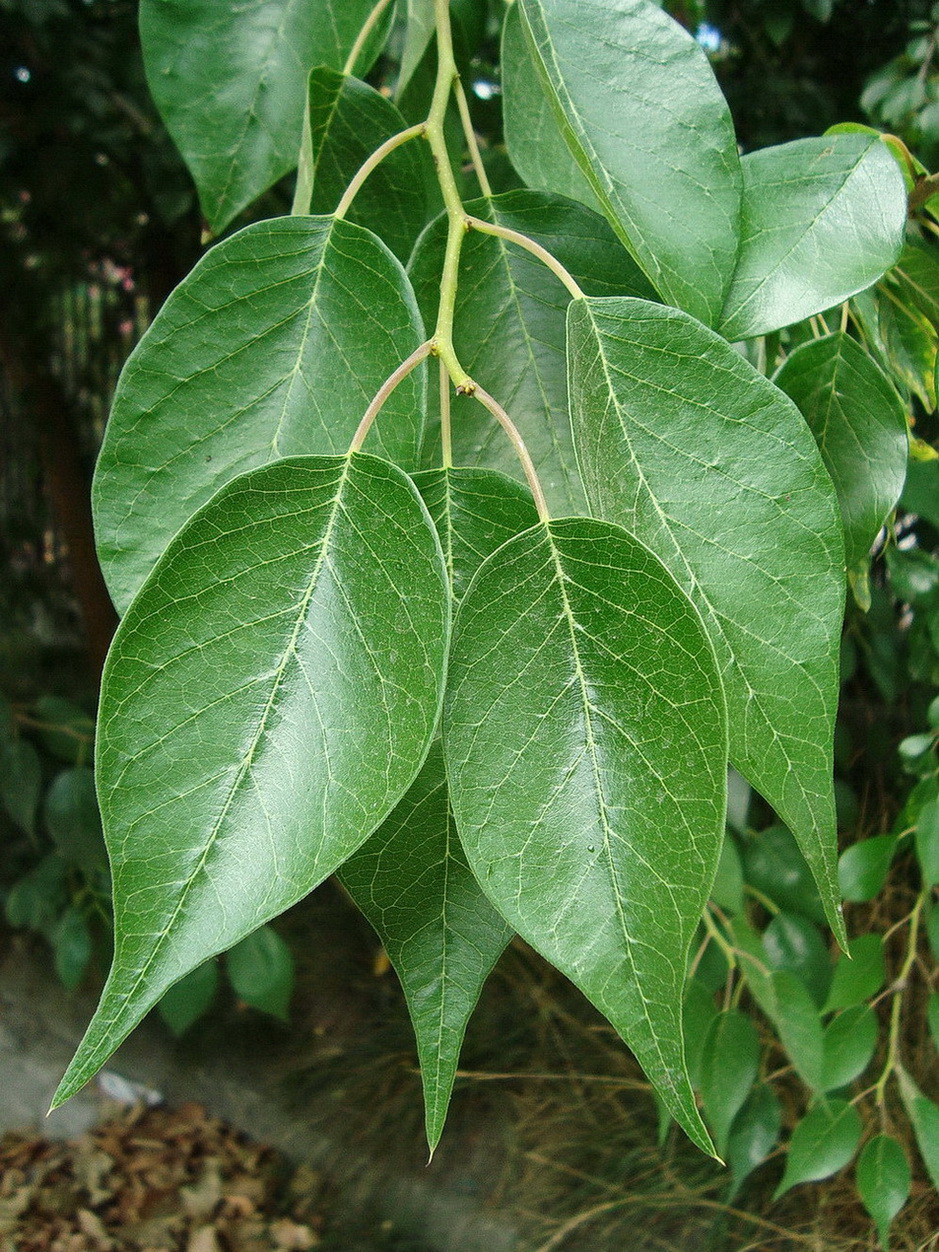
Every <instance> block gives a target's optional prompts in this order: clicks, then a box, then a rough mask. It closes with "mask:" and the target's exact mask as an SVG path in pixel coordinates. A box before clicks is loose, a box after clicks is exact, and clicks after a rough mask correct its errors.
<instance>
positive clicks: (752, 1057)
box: [699, 1009, 760, 1156]
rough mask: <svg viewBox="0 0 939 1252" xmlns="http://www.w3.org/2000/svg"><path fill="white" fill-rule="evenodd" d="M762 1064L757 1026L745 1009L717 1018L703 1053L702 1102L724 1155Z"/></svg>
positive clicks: (716, 1142)
mask: <svg viewBox="0 0 939 1252" xmlns="http://www.w3.org/2000/svg"><path fill="white" fill-rule="evenodd" d="M759 1067H760V1041H759V1039H758V1038H757V1033H756V1027H755V1026H754V1025H753V1022H752V1021H751V1019H750V1018H749V1017H747V1016H746V1014H744V1013H738V1012H737V1011H736V1010H734V1009H730V1010H728V1011H727V1012H725V1013H721V1014H720V1015H719V1016H718V1017H716V1018H715V1019H714V1022H713V1023H712V1025H711V1029H710V1031H709V1033H708V1037H707V1040H706V1041H705V1044H704V1052H703V1055H702V1057H701V1078H700V1084H699V1085H700V1089H701V1103H702V1104H703V1105H704V1112H705V1115H706V1116H707V1120H708V1123H709V1125H710V1127H711V1130H712V1131H713V1132H714V1146H715V1148H717V1151H718V1154H719V1155H720V1156H723V1155H724V1151H725V1149H726V1147H727V1136H728V1134H729V1132H730V1127H731V1123H732V1122H733V1120H734V1118H735V1117H736V1115H737V1113H738V1112H739V1110H740V1108H741V1106H742V1105H743V1103H744V1101H745V1100H746V1098H747V1095H748V1094H749V1091H750V1088H751V1087H752V1086H753V1081H754V1079H755V1078H756V1075H757V1072H758V1070H759Z"/></svg>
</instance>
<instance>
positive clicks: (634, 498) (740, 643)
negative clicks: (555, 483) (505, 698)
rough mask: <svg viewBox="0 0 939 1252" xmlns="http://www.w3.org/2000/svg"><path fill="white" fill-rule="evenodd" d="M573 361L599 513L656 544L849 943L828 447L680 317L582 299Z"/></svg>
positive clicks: (787, 405) (578, 428) (756, 763)
mask: <svg viewBox="0 0 939 1252" xmlns="http://www.w3.org/2000/svg"><path fill="white" fill-rule="evenodd" d="M568 351H569V359H570V388H571V422H572V426H573V433H574V445H575V447H576V449H577V458H578V463H579V464H580V468H581V474H582V478H583V483H584V489H585V491H586V493H587V499H588V501H589V503H590V505H591V509H592V510H593V511H594V513H595V514H596V515H597V516H601V517H605V518H608V519H609V520H610V521H614V522H618V523H619V524H620V525H621V526H623V527H625V529H626V530H628V531H630V533H632V534H635V535H639V536H641V537H642V539H643V541H644V542H645V543H647V544H648V545H649V546H650V547H651V548H652V550H653V551H654V552H655V553H656V555H657V556H658V557H659V558H660V559H661V560H663V561H664V562H665V564H666V565H667V566H668V568H669V569H670V571H671V573H672V574H673V575H674V577H675V578H676V579H677V580H678V582H679V584H680V586H681V587H682V588H683V589H684V590H685V591H687V593H688V594H689V595H690V596H691V598H692V600H693V601H694V603H695V604H696V606H697V607H698V609H699V610H700V612H701V614H702V617H703V618H704V622H705V625H706V627H707V629H708V632H709V634H710V636H711V640H712V642H713V643H714V646H715V649H716V651H717V655H718V659H719V661H720V664H721V669H722V674H723V679H724V685H725V689H726V692H727V701H728V712H729V715H730V719H729V720H730V733H731V740H730V752H731V760H732V762H733V764H734V766H735V768H736V769H738V770H739V771H740V772H741V773H742V774H743V775H744V776H745V777H746V778H747V779H748V781H749V782H750V783H751V784H752V785H753V786H754V787H755V788H756V789H757V790H758V791H760V792H761V793H762V794H763V795H764V796H765V797H766V799H767V800H768V801H769V802H770V804H772V806H773V808H774V809H776V811H777V813H779V815H780V817H781V818H782V819H783V821H785V823H786V825H787V826H789V828H790V829H791V830H792V832H793V834H794V835H795V838H796V841H797V842H798V844H799V847H800V848H801V850H802V853H803V855H804V856H805V858H806V860H807V861H808V863H809V866H810V867H811V869H812V872H813V874H814V876H815V879H816V882H817V883H818V887H819V891H820V892H821V896H822V900H823V901H824V904H825V909H826V913H827V915H828V919H829V922H830V924H831V926H832V928H833V929H834V931H835V933H836V935H838V936H840V937H841V938H842V939H843V937H844V923H843V921H842V919H841V913H840V907H839V906H840V896H839V894H838V884H837V872H836V860H835V857H836V847H835V808H834V790H833V786H832V769H833V765H832V739H833V733H834V718H835V712H836V708H837V703H838V656H839V648H840V638H841V621H842V613H843V605H844V574H843V569H844V548H843V541H842V534H841V520H840V517H839V514H838V505H837V501H836V499H835V493H834V488H833V487H832V484H831V479H830V478H829V476H828V474H827V472H826V470H825V467H824V465H823V464H822V460H821V457H820V455H819V452H818V448H817V447H816V446H815V442H814V440H813V439H812V436H811V434H810V432H809V430H808V429H807V427H806V425H805V422H804V421H803V419H802V417H801V415H800V414H799V411H798V409H796V407H795V405H794V404H793V403H792V401H791V400H789V399H788V397H786V396H784V395H783V394H782V392H780V391H779V390H778V389H777V388H775V387H774V386H773V385H772V383H770V382H769V381H768V379H766V378H764V377H763V376H762V375H760V374H758V373H757V372H756V370H754V369H753V368H752V367H751V366H750V365H748V364H747V362H746V361H745V360H744V359H743V358H742V357H741V356H740V355H739V354H738V353H737V352H735V350H734V349H733V348H732V347H731V346H730V344H728V343H727V342H726V341H725V340H723V339H721V337H720V336H719V335H716V334H715V333H714V332H713V331H709V330H707V328H706V327H704V326H702V325H701V324H700V323H698V322H696V321H695V320H694V319H693V318H691V317H689V316H688V315H687V314H686V313H682V312H680V311H679V310H677V309H668V308H664V307H662V306H660V305H655V304H649V303H647V302H645V301H642V300H631V299H620V298H614V299H606V300H600V299H592V298H588V299H585V300H574V301H572V303H571V306H570V308H569V310H568Z"/></svg>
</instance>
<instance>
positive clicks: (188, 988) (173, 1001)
mask: <svg viewBox="0 0 939 1252" xmlns="http://www.w3.org/2000/svg"><path fill="white" fill-rule="evenodd" d="M217 991H218V966H217V965H216V963H215V961H204V962H203V963H202V964H201V965H197V966H196V968H195V969H194V970H191V971H190V972H189V973H188V974H187V975H186V976H185V978H181V979H180V980H179V982H177V983H174V984H173V986H172V987H170V988H169V989H168V990H167V991H165V992H164V993H163V997H162V999H161V1000H160V1003H159V1004H158V1005H157V1008H158V1010H159V1013H160V1016H161V1017H162V1018H163V1020H164V1022H166V1024H167V1026H169V1028H170V1030H171V1031H172V1032H173V1034H174V1035H176V1036H179V1035H184V1034H185V1033H186V1031H187V1030H188V1029H189V1027H190V1026H192V1025H193V1023H194V1022H197V1021H198V1020H199V1018H200V1017H202V1016H204V1015H205V1014H206V1013H207V1012H208V1010H209V1008H210V1007H211V1005H212V1001H213V1000H214V999H215V995H216V992H217Z"/></svg>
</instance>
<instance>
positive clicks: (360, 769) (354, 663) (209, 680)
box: [58, 453, 449, 1101]
mask: <svg viewBox="0 0 939 1252" xmlns="http://www.w3.org/2000/svg"><path fill="white" fill-rule="evenodd" d="M448 616H449V595H448V589H447V586H446V580H445V571H444V568H443V562H442V559H441V554H440V546H439V542H438V540H437V537H436V535H435V534H434V532H433V529H432V526H431V524H430V520H429V518H428V517H427V512H426V510H425V508H424V506H423V504H422V503H421V502H420V499H419V497H418V496H417V493H416V491H415V489H414V487H413V485H412V484H411V482H410V480H409V479H407V478H406V477H405V475H404V474H403V473H402V472H401V471H400V470H398V469H396V468H395V467H394V466H392V465H390V464H388V463H387V462H383V461H379V460H377V459H376V458H375V457H371V456H366V455H364V454H361V453H359V454H355V455H352V456H347V457H308V458H295V459H293V460H283V461H279V462H277V463H276V464H274V465H268V466H264V467H262V468H261V469H259V470H255V471H253V472H251V473H250V474H245V475H242V476H241V477H240V478H239V479H237V480H236V481H234V482H232V483H230V484H228V486H226V487H225V488H223V489H222V490H221V491H220V492H218V493H217V494H216V495H215V496H214V497H213V499H212V500H211V501H210V502H209V503H208V504H207V505H206V506H205V507H204V508H203V509H202V510H201V511H200V512H199V513H198V514H196V516H195V517H194V518H193V519H192V520H191V521H190V523H189V524H188V525H187V526H186V528H185V529H184V530H183V532H182V533H181V534H180V535H179V536H177V538H176V539H175V540H174V541H173V543H172V544H171V545H170V547H169V549H168V550H167V552H166V554H165V555H164V557H163V559H162V560H161V561H159V562H158V564H157V566H156V568H155V569H154V571H153V574H152V575H151V577H150V579H149V580H148V581H147V584H146V586H145V589H144V590H143V591H142V592H141V594H140V595H139V596H138V597H137V599H136V600H135V601H134V604H133V605H132V607H131V609H130V610H129V611H128V613H127V614H126V615H125V618H124V621H123V622H122V624H121V627H120V628H119V630H118V633H117V636H116V637H115V642H114V644H113V646H112V649H111V653H110V655H109V658H108V662H107V665H106V667H105V674H104V679H103V685H102V696H101V709H100V717H99V740H98V760H97V769H98V783H99V793H100V796H101V801H102V805H101V813H102V819H103V822H104V829H105V838H106V840H107V843H108V848H109V852H110V855H111V865H112V872H113V883H114V916H115V932H116V934H117V936H118V939H117V943H116V946H115V957H114V967H113V969H112V972H111V975H110V977H109V979H108V983H107V986H106V987H105V990H104V993H103V996H102V1001H101V1004H100V1005H99V1007H98V1010H97V1012H96V1014H95V1017H94V1019H93V1021H92V1024H91V1025H90V1027H89V1029H88V1032H87V1034H86V1036H85V1039H84V1040H83V1042H82V1044H81V1045H80V1047H79V1050H78V1053H77V1054H76V1057H75V1059H74V1060H73V1062H72V1064H71V1066H70V1068H69V1071H68V1074H67V1075H66V1077H65V1079H63V1082H62V1085H61V1087H60V1091H59V1094H58V1099H59V1101H61V1100H63V1099H65V1098H67V1096H68V1095H69V1094H71V1093H72V1092H73V1091H75V1090H76V1089H77V1088H78V1087H79V1086H80V1085H81V1084H82V1083H83V1082H84V1081H86V1080H87V1079H88V1078H89V1077H90V1076H91V1074H93V1073H94V1072H95V1070H96V1069H97V1068H98V1067H99V1066H100V1065H101V1064H102V1063H103V1062H104V1060H105V1059H106V1058H107V1056H108V1055H109V1054H110V1052H111V1051H113V1049H114V1048H115V1047H116V1046H117V1044H118V1043H119V1042H120V1041H121V1039H123V1038H124V1037H125V1036H126V1035H127V1033H128V1032H129V1031H130V1030H131V1029H132V1028H133V1027H134V1026H135V1025H136V1023H137V1022H138V1021H139V1020H140V1018H141V1017H142V1016H143V1014H144V1013H146V1012H147V1011H148V1009H149V1008H151V1007H152V1006H153V1005H154V1004H155V1003H156V1002H157V1000H158V999H159V998H160V996H161V995H162V994H163V992H164V991H165V990H166V989H167V988H168V987H170V986H171V985H172V984H173V983H174V982H176V981H177V980H178V979H180V978H182V977H183V975H185V974H187V973H188V972H189V971H190V970H192V969H194V968H195V967H196V966H197V965H200V964H201V963H202V962H203V961H205V960H206V959H208V958H209V957H210V956H213V955H214V954H216V953H218V952H220V951H223V950H225V949H227V948H230V947H232V946H233V945H234V944H235V943H237V942H239V941H240V940H241V939H242V938H243V937H244V936H245V935H247V934H250V933H251V932H252V931H253V930H255V929H256V928H257V927H258V926H260V925H261V924H263V923H264V922H265V921H267V920H269V919H270V918H272V917H274V916H276V915H277V914H278V913H280V912H282V911H283V910H284V909H285V908H287V907H288V906H289V905H291V904H293V903H295V902H296V901H297V900H299V899H300V898H301V897H302V896H304V895H306V894H307V892H309V891H311V890H312V889H313V887H315V886H316V885H317V884H318V883H319V882H321V881H322V880H323V879H324V878H325V877H326V876H327V875H328V874H330V873H332V872H333V870H335V869H336V868H337V866H339V865H341V864H342V862H343V861H344V860H345V859H346V857H348V856H349V855H351V853H352V852H354V851H355V849H356V848H357V847H358V846H359V845H360V844H362V843H363V842H364V841H365V839H366V838H367V837H368V836H369V835H370V834H371V833H372V831H373V830H374V829H375V828H376V827H377V826H378V824H379V823H380V822H381V821H383V820H384V818H385V817H386V816H387V815H388V813H389V812H390V811H391V809H392V808H393V807H394V805H395V804H396V803H397V802H398V800H400V798H401V796H402V795H403V794H404V792H405V791H406V790H407V789H408V787H409V786H410V785H411V783H412V781H413V780H414V777H415V776H416V774H417V771H418V770H419V768H420V766H421V765H422V764H423V760H424V756H425V753H426V751H427V747H428V745H429V743H430V739H431V736H432V734H433V731H434V729H435V726H436V722H437V715H438V706H439V700H440V689H441V686H442V676H443V669H444V657H445V652H446V640H447V625H448ZM118 784H119V785H118ZM219 899H223V900H224V901H225V908H224V910H222V909H219V908H218V901H219Z"/></svg>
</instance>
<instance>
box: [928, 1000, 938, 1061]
mask: <svg viewBox="0 0 939 1252" xmlns="http://www.w3.org/2000/svg"><path fill="white" fill-rule="evenodd" d="M926 1020H927V1021H928V1022H929V1033H930V1034H931V1035H932V1041H933V1043H934V1044H935V1045H936V1048H937V1049H939V991H934V992H933V993H932V995H931V996H930V997H929V1000H928V1001H927V1004H926Z"/></svg>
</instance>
